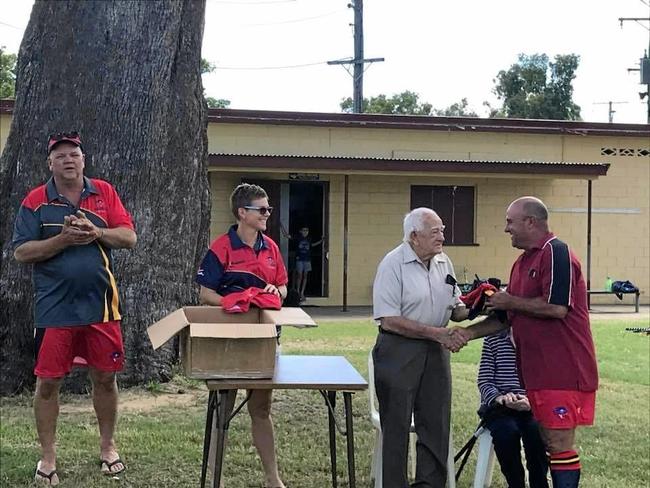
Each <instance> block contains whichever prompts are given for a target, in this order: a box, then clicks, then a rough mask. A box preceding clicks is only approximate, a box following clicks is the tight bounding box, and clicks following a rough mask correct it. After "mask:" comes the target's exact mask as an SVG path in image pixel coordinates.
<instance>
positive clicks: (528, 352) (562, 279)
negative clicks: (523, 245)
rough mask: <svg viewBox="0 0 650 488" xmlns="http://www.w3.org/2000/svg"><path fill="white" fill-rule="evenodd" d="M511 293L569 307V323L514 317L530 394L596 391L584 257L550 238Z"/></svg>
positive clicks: (527, 256) (528, 254)
mask: <svg viewBox="0 0 650 488" xmlns="http://www.w3.org/2000/svg"><path fill="white" fill-rule="evenodd" d="M508 293H510V294H512V295H514V296H518V297H524V298H536V297H543V298H544V299H545V300H546V301H548V303H552V304H555V305H563V306H565V307H568V313H567V314H566V316H565V317H564V318H563V319H543V318H536V317H531V316H530V315H525V314H522V313H516V312H509V313H508V318H509V321H510V324H511V325H512V330H513V336H514V339H515V345H516V347H517V365H518V367H519V372H520V375H521V378H522V380H523V383H524V386H525V388H526V389H528V390H575V391H595V390H596V389H597V388H598V369H597V366H596V352H595V348H594V342H593V339H592V336H591V328H590V325H589V311H588V308H587V286H586V284H585V280H584V278H583V276H582V270H581V267H580V262H579V261H578V258H577V257H576V256H575V254H573V252H572V251H571V250H570V249H569V246H568V245H567V244H565V243H564V242H562V241H561V240H559V239H558V238H557V237H555V236H554V235H553V234H551V233H549V234H547V235H546V236H544V238H543V239H542V240H541V241H540V242H539V243H538V244H537V245H536V246H535V247H533V248H532V249H529V250H526V251H524V252H523V253H522V254H521V255H520V256H519V258H518V259H517V261H515V263H514V265H513V266H512V271H511V272H510V281H509V283H508Z"/></svg>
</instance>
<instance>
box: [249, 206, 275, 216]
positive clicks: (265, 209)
mask: <svg viewBox="0 0 650 488" xmlns="http://www.w3.org/2000/svg"><path fill="white" fill-rule="evenodd" d="M244 208H245V209H246V210H256V211H258V212H259V213H260V215H266V214H269V215H271V212H273V207H256V206H254V205H244Z"/></svg>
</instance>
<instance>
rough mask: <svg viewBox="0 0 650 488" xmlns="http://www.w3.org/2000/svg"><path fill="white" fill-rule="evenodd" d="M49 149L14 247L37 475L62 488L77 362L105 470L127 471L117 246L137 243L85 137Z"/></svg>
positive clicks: (59, 139)
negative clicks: (30, 338) (61, 424)
mask: <svg viewBox="0 0 650 488" xmlns="http://www.w3.org/2000/svg"><path fill="white" fill-rule="evenodd" d="M47 153H48V157H47V163H48V167H49V169H50V171H51V172H52V178H50V180H49V181H48V182H47V183H45V184H43V185H41V186H39V187H37V188H35V189H33V190H32V191H30V192H29V194H28V195H27V196H26V197H25V199H24V200H23V202H22V204H21V206H20V209H19V210H18V215H17V217H16V223H15V226H14V235H13V242H12V244H13V247H14V256H15V258H16V260H17V261H19V262H21V263H27V264H32V265H33V281H34V289H35V292H34V322H35V324H34V326H35V331H34V343H35V344H34V345H35V347H34V349H35V352H36V364H35V366H34V374H35V375H36V392H35V395H34V416H35V417H36V429H37V431H38V438H39V441H40V444H41V459H40V461H39V462H38V464H37V467H36V474H35V478H36V480H37V481H39V482H42V483H44V484H46V485H51V486H55V485H58V484H59V476H58V474H57V472H56V446H55V435H56V422H57V416H58V413H59V389H60V387H61V383H62V382H63V378H64V377H65V375H66V374H68V373H69V372H70V370H71V369H72V366H73V363H74V362H75V360H76V359H77V358H80V359H82V360H83V363H82V364H86V365H87V366H88V375H89V377H90V379H91V382H92V385H93V405H94V407H95V413H96V414H97V422H98V424H99V434H100V453H99V461H100V466H101V471H102V472H103V473H104V474H107V475H116V474H118V473H121V472H122V471H124V469H125V468H126V465H125V464H124V462H123V461H122V460H121V459H120V456H119V455H118V453H117V450H116V447H115V441H114V439H113V433H114V430H115V424H116V419H117V400H118V390H117V383H116V381H115V374H116V372H117V371H120V370H121V369H122V366H123V362H124V346H123V344H122V333H121V330H120V319H121V311H120V302H119V297H118V291H117V285H116V281H115V277H114V274H113V264H112V258H111V249H118V248H133V247H134V246H135V244H136V240H137V237H136V234H135V231H134V228H133V222H132V221H131V216H130V215H129V213H128V212H127V211H126V210H125V208H124V206H123V205H122V202H121V201H120V197H119V196H118V194H117V192H116V191H115V188H113V186H112V185H111V184H110V183H108V182H106V181H103V180H99V179H94V178H86V177H85V176H84V167H85V156H84V154H83V151H82V148H81V139H80V136H79V134H78V133H76V132H71V133H60V134H55V135H52V136H50V137H49V139H48V143H47ZM77 364H79V361H78V360H77Z"/></svg>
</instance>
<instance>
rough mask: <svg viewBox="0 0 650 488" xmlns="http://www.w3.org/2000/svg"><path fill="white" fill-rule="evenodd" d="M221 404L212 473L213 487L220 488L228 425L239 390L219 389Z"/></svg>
mask: <svg viewBox="0 0 650 488" xmlns="http://www.w3.org/2000/svg"><path fill="white" fill-rule="evenodd" d="M217 395H218V396H219V406H218V413H217V425H216V427H217V432H216V438H217V439H216V441H217V442H216V448H215V452H214V473H213V474H212V486H213V488H219V486H220V484H221V471H222V468H223V456H224V452H225V449H226V440H227V437H228V427H229V426H230V420H231V418H232V416H231V414H232V411H233V409H234V407H235V399H236V398H237V390H218V391H217Z"/></svg>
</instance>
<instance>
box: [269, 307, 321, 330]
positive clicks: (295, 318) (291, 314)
mask: <svg viewBox="0 0 650 488" xmlns="http://www.w3.org/2000/svg"><path fill="white" fill-rule="evenodd" d="M261 321H262V322H269V323H273V324H276V325H291V326H293V327H298V328H303V327H316V322H314V320H313V319H312V318H311V317H310V316H309V315H307V314H306V313H305V311H304V310H303V309H302V308H299V307H283V308H282V309H280V310H262V317H261Z"/></svg>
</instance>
